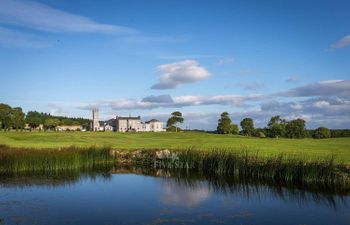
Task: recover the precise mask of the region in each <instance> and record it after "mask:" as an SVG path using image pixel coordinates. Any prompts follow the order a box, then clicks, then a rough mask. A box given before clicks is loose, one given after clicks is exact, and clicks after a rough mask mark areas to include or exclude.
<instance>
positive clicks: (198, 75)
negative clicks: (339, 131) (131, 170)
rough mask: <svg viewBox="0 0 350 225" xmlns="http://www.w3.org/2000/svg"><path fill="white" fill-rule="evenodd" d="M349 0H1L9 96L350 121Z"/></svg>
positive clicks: (64, 103) (198, 122)
mask: <svg viewBox="0 0 350 225" xmlns="http://www.w3.org/2000/svg"><path fill="white" fill-rule="evenodd" d="M349 11H350V1H348V0H343V1H341V0H332V1H330V0H329V1H311V0H300V1H299V0H293V1H287V0H286V1H278V0H276V1H274V0H270V1H260V0H256V1H253V0H251V1H243V0H242V1H233V0H227V1H225V0H218V1H206V0H192V1H188V0H166V1H164V0H147V1H146V0H124V1H121V0H113V1H112V0H105V1H83V0H75V1H70V0H60V1H54V0H41V1H25V0H0V79H1V88H0V102H2V103H6V104H9V105H11V106H13V107H15V106H21V107H22V108H23V110H24V111H26V112H27V111H30V110H37V111H41V112H48V113H51V114H53V115H63V116H71V117H85V118H90V117H91V114H92V113H91V109H92V108H94V107H98V108H99V110H100V117H101V120H102V119H110V118H114V117H115V116H117V115H119V116H127V115H141V117H142V119H143V120H148V119H151V118H155V119H159V120H162V121H166V119H167V118H168V117H169V115H170V113H171V112H173V111H181V112H182V113H183V115H184V117H185V122H184V124H183V125H182V126H183V127H184V128H189V129H195V128H196V129H206V130H214V129H215V128H216V125H217V120H218V118H219V116H220V114H221V113H222V112H224V111H227V112H229V113H230V115H231V119H232V121H233V122H234V123H237V124H238V123H239V122H240V120H242V119H243V118H245V117H251V118H253V119H254V121H255V126H256V127H264V126H266V124H267V122H268V120H269V119H270V118H271V117H272V116H274V115H281V116H283V117H285V118H286V119H295V118H302V119H304V120H305V121H306V122H307V127H308V128H316V127H319V126H327V127H330V128H350V13H349Z"/></svg>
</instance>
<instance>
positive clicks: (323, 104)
mask: <svg viewBox="0 0 350 225" xmlns="http://www.w3.org/2000/svg"><path fill="white" fill-rule="evenodd" d="M313 105H314V106H315V107H316V108H326V107H329V105H330V104H329V102H327V101H317V102H315V103H314V104H313Z"/></svg>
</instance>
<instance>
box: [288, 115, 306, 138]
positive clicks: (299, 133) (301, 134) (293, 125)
mask: <svg viewBox="0 0 350 225" xmlns="http://www.w3.org/2000/svg"><path fill="white" fill-rule="evenodd" d="M306 133H307V131H306V129H305V120H303V119H296V120H291V121H289V122H288V123H287V124H286V137H288V138H305V137H306Z"/></svg>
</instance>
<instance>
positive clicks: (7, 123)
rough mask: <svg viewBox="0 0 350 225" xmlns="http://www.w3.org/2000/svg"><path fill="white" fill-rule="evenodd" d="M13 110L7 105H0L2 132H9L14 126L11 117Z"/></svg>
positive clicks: (0, 128)
mask: <svg viewBox="0 0 350 225" xmlns="http://www.w3.org/2000/svg"><path fill="white" fill-rule="evenodd" d="M11 112H12V108H11V107H10V106H9V105H6V104H2V103H1V104H0V123H1V126H0V130H2V129H4V130H5V131H6V130H9V129H10V128H11V125H12V118H11V117H12V116H11Z"/></svg>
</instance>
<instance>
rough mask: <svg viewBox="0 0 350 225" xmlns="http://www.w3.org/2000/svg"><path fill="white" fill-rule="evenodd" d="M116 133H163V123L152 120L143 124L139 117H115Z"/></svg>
mask: <svg viewBox="0 0 350 225" xmlns="http://www.w3.org/2000/svg"><path fill="white" fill-rule="evenodd" d="M115 130H116V131H117V132H163V131H165V129H164V128H163V122H160V121H159V120H155V119H152V120H150V121H147V122H145V123H142V122H141V117H140V116H137V117H132V116H129V117H119V116H117V117H116V129H115Z"/></svg>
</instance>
